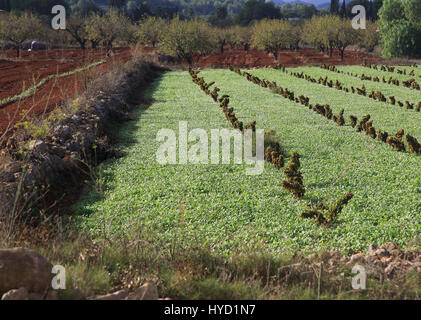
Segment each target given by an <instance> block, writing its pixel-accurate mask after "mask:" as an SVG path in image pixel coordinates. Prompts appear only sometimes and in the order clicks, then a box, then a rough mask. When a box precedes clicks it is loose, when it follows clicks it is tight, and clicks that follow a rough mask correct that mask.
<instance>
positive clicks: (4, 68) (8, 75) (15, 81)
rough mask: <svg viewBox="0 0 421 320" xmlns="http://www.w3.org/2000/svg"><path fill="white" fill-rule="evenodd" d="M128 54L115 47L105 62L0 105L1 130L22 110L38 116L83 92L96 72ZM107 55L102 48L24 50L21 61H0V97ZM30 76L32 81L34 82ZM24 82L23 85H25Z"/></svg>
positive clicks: (126, 49)
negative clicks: (112, 54)
mask: <svg viewBox="0 0 421 320" xmlns="http://www.w3.org/2000/svg"><path fill="white" fill-rule="evenodd" d="M130 57H131V50H130V49H129V48H117V49H115V55H114V56H113V57H110V58H107V61H106V63H104V64H101V65H98V66H96V67H93V68H90V69H89V70H86V71H84V72H80V73H77V74H74V75H71V76H68V77H64V78H60V79H54V80H51V81H49V82H47V83H46V84H44V85H43V86H42V87H41V88H39V89H38V90H37V92H36V93H35V94H34V95H32V96H30V97H28V98H24V99H22V100H20V101H16V102H12V103H9V104H6V105H3V106H0V132H1V131H4V130H5V129H6V128H7V126H8V124H9V123H15V122H16V121H19V120H20V119H19V117H18V115H19V113H20V112H21V111H22V110H30V115H39V114H41V113H43V112H49V111H51V110H53V109H54V108H55V107H56V105H57V104H59V103H61V102H63V101H64V100H66V99H68V98H70V97H72V96H74V95H76V94H77V93H80V92H82V91H83V89H84V87H85V84H86V82H88V81H89V79H90V78H91V77H92V76H93V75H95V74H100V73H103V72H105V71H107V70H110V68H111V67H112V66H113V65H114V64H116V63H120V62H126V61H128V60H129V59H130ZM105 58H106V52H105V51H104V50H101V49H98V50H85V51H83V50H79V49H76V50H74V49H72V50H48V51H37V52H32V53H29V52H25V53H24V54H23V57H22V61H16V62H15V61H12V62H9V61H6V62H5V61H0V74H1V79H0V99H2V98H5V97H11V96H14V95H16V94H19V93H21V92H22V89H23V88H27V87H28V86H31V85H33V84H34V82H35V83H37V82H39V81H40V80H41V79H43V78H45V77H47V76H48V75H51V74H60V73H64V72H68V71H72V70H74V69H76V68H79V67H83V66H86V65H87V64H90V63H93V62H95V61H99V60H101V59H105ZM33 79H34V80H35V81H33ZM25 84H26V86H25Z"/></svg>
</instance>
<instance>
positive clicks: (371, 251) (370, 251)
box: [367, 244, 379, 256]
mask: <svg viewBox="0 0 421 320" xmlns="http://www.w3.org/2000/svg"><path fill="white" fill-rule="evenodd" d="M378 248H379V246H378V245H377V244H370V245H369V246H368V250H367V251H368V254H369V255H370V256H372V255H374V252H375V251H376V250H377V249H378Z"/></svg>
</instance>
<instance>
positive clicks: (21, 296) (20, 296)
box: [1, 287, 28, 300]
mask: <svg viewBox="0 0 421 320" xmlns="http://www.w3.org/2000/svg"><path fill="white" fill-rule="evenodd" d="M1 300H28V290H26V289H25V288H23V287H22V288H19V289H13V290H10V291H7V292H6V293H5V294H3V296H2V297H1Z"/></svg>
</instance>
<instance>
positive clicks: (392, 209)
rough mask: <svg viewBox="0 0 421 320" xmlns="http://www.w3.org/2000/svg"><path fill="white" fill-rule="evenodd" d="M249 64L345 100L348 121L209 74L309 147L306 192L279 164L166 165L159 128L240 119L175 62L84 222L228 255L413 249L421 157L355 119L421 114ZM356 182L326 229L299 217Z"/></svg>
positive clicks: (379, 121) (95, 228)
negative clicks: (389, 246)
mask: <svg viewBox="0 0 421 320" xmlns="http://www.w3.org/2000/svg"><path fill="white" fill-rule="evenodd" d="M347 68H350V69H351V70H353V72H358V73H360V71H361V72H365V73H366V74H370V73H369V71H370V69H367V68H364V70H356V69H355V68H359V67H341V70H347ZM352 68H354V69H352ZM296 70H297V71H299V72H301V71H305V73H307V74H311V75H312V76H313V77H317V78H318V77H319V75H326V74H328V75H329V78H332V79H333V80H335V79H336V78H337V79H339V80H340V81H341V82H342V83H343V84H344V85H345V86H347V87H350V86H351V85H352V86H356V87H361V84H362V83H364V84H365V86H366V87H367V90H374V88H376V87H377V90H378V89H381V91H382V92H384V93H385V94H386V93H387V95H389V94H390V95H392V94H393V95H395V96H396V97H397V98H399V99H402V100H410V101H412V102H417V101H420V100H421V94H420V91H413V90H409V89H406V88H403V87H396V86H393V85H387V84H383V83H380V84H379V83H374V82H372V81H364V82H362V81H361V80H359V79H357V78H354V77H350V76H346V75H339V74H335V73H333V72H328V71H326V70H323V69H321V68H316V67H302V68H297V69H296ZM366 70H367V71H366ZM249 72H250V73H252V74H254V75H256V76H259V77H261V78H264V79H267V80H271V81H276V82H277V83H278V85H281V86H283V87H287V88H288V89H291V90H293V91H295V92H296V94H297V95H301V94H304V95H306V96H308V97H309V98H310V103H320V104H325V103H327V104H329V105H330V106H331V107H332V109H333V112H334V113H335V114H336V113H338V112H339V111H340V110H341V109H345V119H346V122H347V124H346V126H344V127H339V126H337V125H336V124H335V123H334V122H333V121H329V120H327V119H326V118H324V117H322V116H320V115H318V114H316V113H315V112H313V111H311V110H309V109H307V108H305V107H302V106H301V105H299V104H297V103H294V102H292V101H290V100H287V99H284V98H283V97H282V96H280V95H276V94H273V93H272V92H271V91H270V90H269V89H267V88H261V87H259V86H257V85H255V84H253V83H251V82H249V81H247V80H246V79H245V78H244V77H241V76H239V75H237V74H236V73H234V72H230V71H228V70H205V71H202V72H201V73H200V75H201V76H203V77H204V78H205V80H206V81H207V82H210V81H215V82H216V86H218V87H219V88H220V89H221V91H220V94H228V95H230V100H231V103H230V106H232V107H234V109H235V113H236V115H237V117H238V118H239V119H240V120H241V121H243V122H244V123H248V122H250V121H252V120H256V121H257V128H258V129H265V130H269V129H273V130H275V131H276V138H277V140H278V141H279V142H280V144H281V146H282V148H283V150H284V151H285V155H286V161H288V160H289V155H290V154H291V152H293V151H297V152H298V153H299V154H300V155H301V156H302V158H301V171H302V173H303V177H304V184H305V186H306V189H307V193H306V196H305V198H304V199H303V200H297V199H295V198H293V197H292V196H291V195H290V194H288V193H287V192H286V191H285V190H284V189H283V188H282V186H281V183H280V182H281V180H283V179H284V173H283V171H282V170H279V171H277V170H276V169H274V167H273V166H272V165H269V164H265V170H264V172H263V173H262V174H261V175H257V176H247V175H245V168H246V166H243V165H234V164H231V165H191V164H187V165H159V164H158V163H157V161H156V156H155V154H156V151H157V149H158V147H159V145H160V143H159V142H157V141H156V135H157V132H158V131H159V130H160V129H162V128H168V129H173V130H174V131H175V132H177V131H178V125H179V121H188V126H189V129H192V128H203V129H206V130H207V131H208V132H210V130H211V129H219V128H230V123H229V122H228V121H226V119H225V116H224V114H223V113H222V112H221V110H220V108H219V106H218V104H217V103H214V102H213V101H212V99H211V98H210V97H209V96H207V95H205V94H204V93H203V92H202V91H200V89H199V88H198V86H197V85H195V84H194V83H193V82H192V81H191V77H190V75H189V74H188V72H181V71H173V72H168V73H165V74H164V75H162V77H161V78H160V79H158V80H157V81H156V82H155V83H154V85H153V87H152V88H151V89H150V90H149V91H148V92H147V96H146V98H152V99H154V103H153V104H152V105H151V106H149V107H148V108H146V107H144V106H143V107H142V106H141V107H140V108H139V109H137V110H136V111H134V115H135V116H136V117H138V120H137V121H136V122H131V123H130V124H129V125H128V126H126V127H124V128H123V129H122V130H121V131H120V132H119V136H120V140H121V141H126V142H125V143H124V144H121V145H120V147H121V148H122V150H123V151H124V152H125V157H123V158H121V159H118V160H109V161H107V162H106V163H105V164H104V166H103V169H102V173H103V174H102V177H101V179H102V181H104V183H105V191H104V194H102V195H101V194H99V193H98V192H92V193H91V194H90V195H89V196H87V197H86V198H85V199H84V200H83V201H82V202H81V203H79V204H77V205H76V206H75V210H76V213H77V214H78V217H77V222H78V224H79V227H80V228H81V229H83V230H85V231H89V232H90V233H92V234H93V235H96V236H98V237H104V236H105V237H106V236H108V235H110V234H118V233H121V234H125V235H130V234H131V233H134V232H136V230H139V226H142V230H143V232H150V233H151V234H154V235H156V236H157V237H158V238H160V239H161V240H163V241H164V242H165V243H167V244H168V246H171V243H173V242H174V241H176V240H177V241H179V239H182V241H184V242H185V243H188V244H197V245H203V246H205V247H209V248H212V249H215V250H217V251H220V252H221V253H223V254H227V255H228V254H229V253H230V252H232V251H237V250H243V249H245V248H248V249H255V250H258V249H260V248H262V249H265V250H268V251H271V252H273V253H279V252H283V253H292V252H296V251H302V252H306V253H307V252H311V251H318V250H321V249H338V250H340V251H342V252H344V253H350V252H355V251H359V250H365V249H366V248H367V246H368V245H369V244H370V243H378V244H382V243H384V242H388V241H392V242H395V243H397V244H399V245H401V246H403V247H405V246H406V245H407V244H408V243H409V242H411V241H412V240H415V239H416V238H417V237H418V236H419V234H420V231H421V199H420V197H421V170H420V169H421V157H416V156H415V155H412V154H409V153H399V152H396V151H394V150H393V149H392V148H391V147H390V146H388V145H387V144H384V143H382V142H381V141H378V140H373V139H371V138H369V137H368V136H366V135H365V134H364V133H357V132H356V131H355V129H353V128H352V127H351V126H350V124H349V118H348V117H349V115H350V114H354V115H356V116H357V117H358V118H361V116H363V115H365V114H368V113H369V114H370V115H371V116H372V119H373V120H374V126H375V127H376V128H377V127H379V128H381V129H382V130H386V131H388V132H389V133H392V134H394V133H395V132H396V131H397V130H399V129H401V128H403V129H405V131H406V132H408V133H409V134H411V135H413V136H415V137H417V138H418V139H421V126H420V123H421V113H417V112H415V111H413V110H409V111H408V110H406V109H405V108H399V107H397V106H391V105H389V104H386V103H381V102H377V101H373V100H372V99H369V98H368V97H363V96H358V95H355V94H351V93H345V92H343V91H338V90H335V89H331V88H328V87H324V86H322V85H319V84H313V83H310V82H307V81H305V80H303V79H297V78H295V77H293V76H289V75H287V74H285V73H283V72H281V71H279V70H273V69H260V70H250V71H249ZM379 73H380V71H379ZM386 75H387V73H385V76H386ZM390 75H392V74H390ZM393 76H394V77H395V76H396V74H393ZM372 88H373V89H372ZM127 141H130V142H131V143H127ZM348 191H352V192H353V193H354V194H355V196H354V198H353V199H352V200H351V202H350V203H349V205H348V206H347V207H346V208H345V209H344V210H343V212H342V214H341V215H340V217H339V219H338V221H337V223H336V224H335V225H333V226H331V227H328V228H325V227H321V226H318V225H316V224H315V223H314V221H312V220H305V219H302V218H300V213H301V212H302V211H303V210H305V209H306V203H309V202H310V201H313V202H315V201H326V202H328V203H329V204H331V203H333V202H334V201H335V200H336V199H337V198H338V197H340V196H341V195H342V194H344V193H345V192H348Z"/></svg>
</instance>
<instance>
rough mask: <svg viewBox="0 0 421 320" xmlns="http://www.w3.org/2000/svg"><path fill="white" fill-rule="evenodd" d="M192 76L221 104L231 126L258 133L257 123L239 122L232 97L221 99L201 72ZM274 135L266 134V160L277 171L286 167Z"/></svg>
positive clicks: (194, 71) (191, 71) (217, 91)
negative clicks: (201, 75) (232, 104)
mask: <svg viewBox="0 0 421 320" xmlns="http://www.w3.org/2000/svg"><path fill="white" fill-rule="evenodd" d="M189 73H190V76H191V78H192V81H193V82H194V83H195V84H197V85H198V86H199V87H200V89H201V90H202V91H203V92H205V93H206V94H207V95H209V96H211V97H212V99H213V100H214V101H215V102H219V106H220V108H221V110H222V111H223V112H224V114H225V117H226V119H227V120H228V121H229V122H231V125H232V126H233V127H234V128H235V129H237V130H240V131H241V132H244V130H245V129H251V130H252V131H253V132H255V131H256V121H251V122H250V123H248V124H246V125H244V124H243V122H242V121H240V120H238V118H237V117H236V115H235V112H234V108H232V107H229V103H230V97H229V96H228V95H226V94H224V95H222V96H221V97H219V91H220V89H219V88H218V87H214V88H213V89H212V90H210V87H211V86H213V85H214V84H215V82H214V81H212V82H209V83H207V82H205V80H204V78H203V77H199V76H198V75H199V71H196V70H193V69H191V68H190V69H189ZM273 134H274V131H273V130H270V131H268V132H265V160H266V161H267V162H269V163H272V164H273V166H274V167H275V168H276V169H278V170H279V169H280V168H282V167H283V166H284V157H283V155H282V150H281V145H280V143H279V142H278V141H275V140H274V139H273V138H272V136H273Z"/></svg>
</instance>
